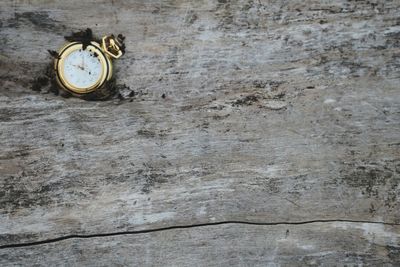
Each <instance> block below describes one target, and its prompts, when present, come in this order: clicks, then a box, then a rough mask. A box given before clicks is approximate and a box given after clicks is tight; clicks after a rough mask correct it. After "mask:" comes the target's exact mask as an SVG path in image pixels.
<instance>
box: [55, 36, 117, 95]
mask: <svg viewBox="0 0 400 267" xmlns="http://www.w3.org/2000/svg"><path fill="white" fill-rule="evenodd" d="M55 68H56V72H57V80H58V82H59V84H60V85H61V86H62V87H64V88H65V89H67V90H69V91H71V92H73V93H77V94H86V93H90V92H93V91H94V90H96V89H97V88H100V87H101V86H102V85H103V84H104V83H105V81H106V80H109V79H110V78H111V75H112V67H111V61H110V59H109V58H108V57H107V56H106V55H105V54H104V53H103V52H102V51H101V48H100V45H99V44H97V43H95V42H92V44H91V45H89V46H87V47H86V48H85V49H83V48H82V44H81V43H71V44H68V45H67V46H65V47H64V48H63V49H61V51H60V53H59V59H57V60H56V61H55Z"/></svg>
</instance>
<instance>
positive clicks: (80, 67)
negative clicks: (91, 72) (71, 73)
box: [72, 64, 85, 70]
mask: <svg viewBox="0 0 400 267" xmlns="http://www.w3.org/2000/svg"><path fill="white" fill-rule="evenodd" d="M72 66H74V67H77V68H79V69H81V70H85V69H84V68H83V67H82V66H79V65H74V64H72Z"/></svg>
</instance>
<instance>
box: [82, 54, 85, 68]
mask: <svg viewBox="0 0 400 267" xmlns="http://www.w3.org/2000/svg"><path fill="white" fill-rule="evenodd" d="M82 70H85V56H84V55H83V54H82Z"/></svg>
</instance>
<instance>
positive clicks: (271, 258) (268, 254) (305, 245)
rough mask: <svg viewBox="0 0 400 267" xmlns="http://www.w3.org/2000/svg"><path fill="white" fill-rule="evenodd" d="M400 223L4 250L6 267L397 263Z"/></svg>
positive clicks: (230, 229) (169, 234) (205, 230)
mask: <svg viewBox="0 0 400 267" xmlns="http://www.w3.org/2000/svg"><path fill="white" fill-rule="evenodd" d="M399 238H400V228H399V226H397V227H388V226H382V225H378V224H359V223H343V222H342V223H315V224H306V225H276V226H254V225H251V226H249V225H235V224H233V225H220V226H207V227H199V228H191V229H175V230H168V231H161V232H154V233H148V234H139V235H122V236H114V237H100V238H90V239H68V240H64V241H60V242H56V243H51V244H43V245H38V246H30V247H23V248H12V249H5V250H0V264H1V265H2V266H13V265H17V264H15V263H18V265H19V266H20V265H24V266H56V265H60V263H62V265H64V266H228V265H233V266H349V265H350V266H359V265H362V266H398V265H399V264H400V256H399V255H400V250H399V247H398V240H399Z"/></svg>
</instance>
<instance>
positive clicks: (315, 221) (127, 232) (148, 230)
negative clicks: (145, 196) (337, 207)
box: [0, 219, 400, 249]
mask: <svg viewBox="0 0 400 267" xmlns="http://www.w3.org/2000/svg"><path fill="white" fill-rule="evenodd" d="M335 222H344V223H368V224H383V225H388V226H400V223H390V222H379V221H368V220H346V219H329V220H328V219H327V220H310V221H298V222H251V221H220V222H209V223H199V224H189V225H175V226H168V227H160V228H153V229H145V230H137V231H122V232H111V233H102V234H88V235H79V234H73V235H65V236H60V237H56V238H51V239H45V240H41V241H35V242H26V243H15V244H8V245H2V246H0V249H7V248H20V247H29V246H38V245H44V244H49V243H56V242H59V241H63V240H67V239H76V238H77V239H89V238H97V237H109V236H122V235H138V234H148V233H154V232H163V231H169V230H177V229H190V228H197V227H207V226H216V225H226V224H243V225H255V226H273V225H304V224H313V223H335Z"/></svg>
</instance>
